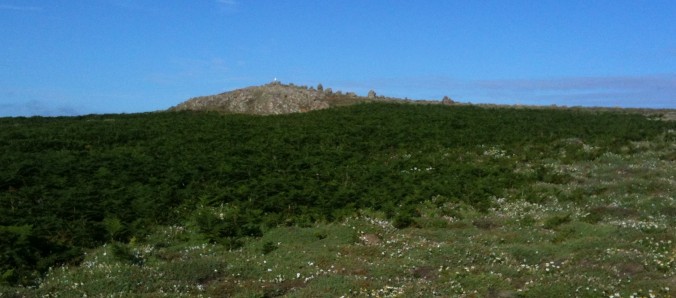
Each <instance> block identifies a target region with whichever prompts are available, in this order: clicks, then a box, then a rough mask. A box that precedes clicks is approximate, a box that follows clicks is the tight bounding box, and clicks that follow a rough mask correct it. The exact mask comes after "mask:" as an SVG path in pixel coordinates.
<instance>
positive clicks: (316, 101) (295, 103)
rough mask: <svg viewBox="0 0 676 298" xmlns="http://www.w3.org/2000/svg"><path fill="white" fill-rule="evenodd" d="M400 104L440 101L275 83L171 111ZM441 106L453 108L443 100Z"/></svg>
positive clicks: (268, 111)
mask: <svg viewBox="0 0 676 298" xmlns="http://www.w3.org/2000/svg"><path fill="white" fill-rule="evenodd" d="M372 101H378V102H399V103H415V104H439V103H440V102H439V101H426V100H416V101H411V100H403V99H399V98H390V97H384V96H378V95H377V94H376V92H375V91H373V90H370V91H369V92H368V95H367V96H359V95H357V94H356V93H354V92H345V93H343V92H341V91H335V92H334V91H333V90H332V89H331V88H324V86H322V84H318V85H317V87H316V88H314V87H306V86H296V85H294V84H288V85H287V84H282V83H280V82H279V81H274V82H271V83H269V84H265V85H262V86H254V87H247V88H243V89H237V90H233V91H230V92H225V93H221V94H217V95H209V96H201V97H195V98H192V99H189V100H187V101H185V102H183V103H180V104H178V105H177V106H175V107H172V108H170V109H169V110H171V111H186V110H189V111H216V112H221V113H228V114H254V115H277V114H289V113H302V112H309V111H314V110H321V109H326V108H329V107H336V106H346V105H352V104H356V103H360V102H372ZM441 103H442V104H454V102H453V100H451V99H450V98H448V97H444V99H443V100H442V101H441Z"/></svg>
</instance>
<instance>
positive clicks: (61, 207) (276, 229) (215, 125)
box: [0, 103, 676, 297]
mask: <svg viewBox="0 0 676 298" xmlns="http://www.w3.org/2000/svg"><path fill="white" fill-rule="evenodd" d="M675 131H676V122H673V121H672V122H668V121H656V120H650V119H648V118H647V117H645V116H642V115H638V114H629V113H622V112H601V111H591V110H565V109H538V110H535V109H512V108H482V107H474V106H442V105H413V104H386V103H369V104H357V105H354V106H348V107H340V108H334V109H327V110H320V111H314V112H309V113H303V114H289V115H278V116H250V115H222V114H217V113H205V112H160V113H148V114H131V115H92V116H82V117H64V118H40V117H34V118H1V119H0V153H1V154H0V284H4V286H3V285H0V293H3V292H5V293H7V294H10V293H14V294H16V295H18V296H33V295H35V296H38V295H49V294H55V293H61V294H65V295H69V293H70V295H76V296H82V295H83V294H89V295H103V294H105V295H108V294H111V293H117V295H120V296H127V295H128V294H138V295H146V294H148V295H152V296H161V295H162V293H170V294H171V295H173V296H176V295H178V296H180V295H185V296H196V295H198V294H202V295H204V296H205V297H206V296H216V297H217V296H237V295H242V296H246V297H251V296H254V297H255V296H268V297H270V296H279V295H289V296H307V297H311V296H317V295H318V294H321V295H327V294H329V293H330V295H328V296H336V295H337V296H340V295H347V296H369V295H371V296H394V295H396V294H397V293H399V294H402V295H404V296H410V295H409V294H411V293H414V294H415V293H417V294H420V293H429V296H434V293H436V294H437V295H439V296H467V297H469V296H471V295H472V293H475V294H476V295H478V296H481V297H483V296H490V295H492V296H491V297H520V296H519V295H521V296H529V297H530V296H532V297H543V296H541V295H542V294H543V293H548V291H559V292H556V293H572V291H578V292H576V293H579V296H589V297H597V295H596V294H599V297H601V294H602V295H605V297H607V296H608V295H612V294H615V293H616V292H618V293H622V295H623V296H622V297H625V296H626V297H629V296H628V295H630V294H632V293H637V294H641V293H642V295H644V296H648V294H649V293H648V290H650V291H651V293H654V295H657V296H660V297H661V296H664V297H669V296H668V295H675V294H674V293H675V292H674V291H676V279H674V278H673V276H674V275H676V261H675V260H674V258H675V256H676V243H675V242H676V236H675V232H674V225H675V224H676V219H675V218H676V202H675V200H674V198H675V197H676V181H675V179H676V178H674V177H675V176H674V175H676V170H675V169H676V145H675V144H676V132H675ZM369 238H370V239H369ZM648 239H652V240H648ZM648 242H650V243H648ZM430 243H432V244H434V245H432V244H430ZM597 248H598V249H597ZM301 252H302V253H301ZM346 255H347V256H350V257H349V258H348V259H344V258H341V256H346ZM356 260H360V261H356ZM310 263H311V264H310ZM368 264H370V265H368ZM97 268H98V269H97ZM111 268H112V269H111ZM341 268H342V271H341ZM550 268H551V270H552V271H554V270H557V271H560V273H557V274H560V276H554V274H552V273H551V272H550ZM319 269H321V273H320V271H319ZM545 269H546V270H545ZM273 273H274V274H273ZM498 273H499V275H498ZM583 273H584V274H589V275H588V276H587V277H585V278H583V276H585V275H584V274H583ZM154 274H156V275H154ZM106 276H107V277H106ZM111 276H112V279H111ZM310 276H312V278H310ZM561 276H563V277H561ZM588 277H592V279H591V280H590V279H589V278H588ZM398 278H400V279H398ZM561 278H562V279H561ZM393 279H397V280H396V282H395V281H393ZM618 279H619V282H618V281H617V280H618ZM388 280H389V281H388ZM535 281H537V283H534V282H535ZM73 283H74V284H75V286H73ZM591 284H593V285H594V286H593V287H592V288H591V289H590V287H589V285H591ZM172 285H173V288H172ZM585 286H586V289H585ZM379 291H380V292H379ZM473 291H474V292H473ZM172 293H173V294H172ZM321 295H319V296H321ZM499 295H503V296H499ZM510 295H511V296H510ZM0 296H2V295H0ZM573 296H574V295H573Z"/></svg>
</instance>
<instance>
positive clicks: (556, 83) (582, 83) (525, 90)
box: [340, 74, 676, 108]
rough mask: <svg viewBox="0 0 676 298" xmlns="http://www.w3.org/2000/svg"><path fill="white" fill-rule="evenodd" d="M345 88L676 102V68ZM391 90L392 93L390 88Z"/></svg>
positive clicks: (415, 80)
mask: <svg viewBox="0 0 676 298" xmlns="http://www.w3.org/2000/svg"><path fill="white" fill-rule="evenodd" d="M341 85H342V86H340V87H343V88H346V90H350V89H352V90H354V88H357V89H358V90H357V91H359V90H368V89H375V90H376V91H379V90H380V92H379V93H381V94H383V95H392V96H411V97H413V98H416V99H440V98H441V97H443V96H444V95H448V96H450V97H452V98H453V99H456V100H459V101H462V102H475V103H478V102H482V103H505V104H515V103H523V104H534V105H539V104H558V105H584V106H590V105H594V106H627V107H629V106H631V107H651V108H676V74H664V75H647V76H608V77H563V78H549V79H502V80H500V79H497V80H461V79H454V78H450V77H443V76H437V77H434V76H429V77H408V78H389V79H374V80H364V81H344V82H341ZM388 93H389V94H388Z"/></svg>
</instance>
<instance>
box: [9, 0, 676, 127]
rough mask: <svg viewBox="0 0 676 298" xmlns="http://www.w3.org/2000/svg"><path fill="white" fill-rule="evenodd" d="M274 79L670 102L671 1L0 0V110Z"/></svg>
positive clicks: (112, 104)
mask: <svg viewBox="0 0 676 298" xmlns="http://www.w3.org/2000/svg"><path fill="white" fill-rule="evenodd" d="M273 78H278V79H279V80H281V81H282V82H284V83H295V84H298V85H308V86H315V85H317V84H318V83H322V84H323V85H324V86H325V87H331V88H333V89H334V90H342V91H355V92H357V93H359V94H363V95H365V94H366V93H367V92H368V90H369V89H374V90H375V91H376V92H377V93H378V94H381V95H386V96H395V97H408V98H412V99H435V100H439V99H441V98H442V97H443V96H445V95H448V96H450V97H451V98H453V99H455V100H457V101H461V102H472V103H498V104H539V105H550V104H557V105H567V106H621V107H650V108H676V1H673V0H668V1H660V0H645V1H644V0H631V1H625V0H595V1H588V0H585V1H575V0H565V1H561V0H556V1H549V0H538V1H534V0H528V1H518V0H513V1H512V0H496V1H490V0H486V1H465V0H462V1H451V0H439V1H408V0H407V1H399V0H388V1H385V0H370V1H368V0H342V1H338V0H325V1H310V0H304V1H301V0H288V1H261V0H247V1H245V0H40V1H37V0H0V116H30V115H43V116H57V115H80V114H89V113H135V112H146V111H156V110H163V109H166V108H169V107H171V106H173V105H176V104H178V103H180V102H182V101H184V100H186V99H188V98H191V97H195V96H200V95H209V94H216V93H221V92H225V91H229V90H233V89H237V88H242V87H247V86H252V85H260V84H264V83H267V82H270V81H272V80H273Z"/></svg>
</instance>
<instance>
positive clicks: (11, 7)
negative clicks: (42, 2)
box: [0, 4, 42, 11]
mask: <svg viewBox="0 0 676 298" xmlns="http://www.w3.org/2000/svg"><path fill="white" fill-rule="evenodd" d="M0 10H13V11H40V10H42V7H39V6H21V5H8V4H0Z"/></svg>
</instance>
